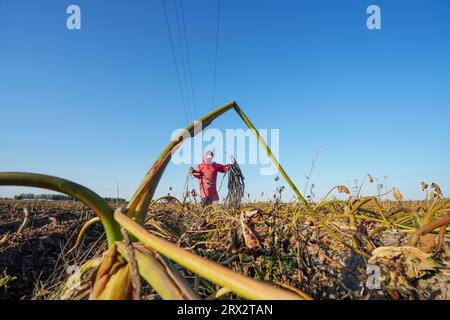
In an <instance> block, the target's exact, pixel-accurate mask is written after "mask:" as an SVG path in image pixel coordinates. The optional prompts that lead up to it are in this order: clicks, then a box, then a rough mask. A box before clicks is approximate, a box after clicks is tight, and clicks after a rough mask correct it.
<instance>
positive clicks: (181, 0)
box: [180, 0, 197, 118]
mask: <svg viewBox="0 0 450 320" xmlns="http://www.w3.org/2000/svg"><path fill="white" fill-rule="evenodd" d="M183 1H184V0H180V4H181V5H180V7H181V18H182V20H181V21H182V23H183V30H184V43H185V44H186V47H185V48H186V56H187V62H188V68H189V69H188V70H189V80H190V82H191V96H192V105H193V107H194V117H195V118H197V105H196V101H195V93H194V81H192V69H191V57H190V54H189V42H188V37H187V32H186V24H185V22H184V6H183Z"/></svg>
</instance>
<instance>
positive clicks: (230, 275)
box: [114, 208, 299, 300]
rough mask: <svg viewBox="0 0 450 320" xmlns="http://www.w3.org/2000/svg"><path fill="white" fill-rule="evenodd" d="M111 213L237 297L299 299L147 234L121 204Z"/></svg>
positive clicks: (163, 251)
mask: <svg viewBox="0 0 450 320" xmlns="http://www.w3.org/2000/svg"><path fill="white" fill-rule="evenodd" d="M114 217H115V219H116V221H117V222H118V223H119V224H121V225H122V226H123V227H124V228H126V229H127V230H128V232H130V233H131V234H132V235H134V236H135V237H136V238H137V239H139V240H140V241H141V242H142V243H143V244H144V245H145V246H146V247H149V248H151V249H153V250H156V251H158V252H160V253H161V254H162V255H164V256H166V257H167V258H169V259H171V260H173V261H175V262H176V263H178V264H179V265H181V266H183V267H185V268H187V269H189V270H191V271H193V272H194V273H197V274H198V275H200V276H201V277H203V278H205V279H207V280H209V281H212V282H214V283H217V284H219V285H220V286H223V287H227V288H229V289H230V290H232V291H233V292H234V293H236V294H238V295H240V296H241V297H244V298H247V299H283V300H291V299H299V297H298V296H296V295H293V294H291V293H290V292H287V291H285V290H282V289H278V288H275V287H272V286H270V285H267V284H265V283H262V282H259V281H256V280H253V279H250V278H247V277H244V276H241V275H239V274H237V273H235V272H233V271H231V270H229V269H228V268H226V267H223V266H221V265H219V264H217V263H214V262H212V261H209V260H207V259H205V258H202V257H200V256H198V255H196V254H193V253H191V252H189V251H186V250H184V249H182V248H180V247H178V246H177V245H175V244H173V243H170V242H169V241H167V240H164V239H160V238H158V237H156V236H154V235H152V234H149V233H148V232H147V230H145V229H144V228H143V227H142V226H141V225H139V224H138V223H137V222H136V221H134V220H132V219H130V218H128V217H127V216H126V215H124V214H123V213H121V208H119V209H117V210H116V211H115V213H114Z"/></svg>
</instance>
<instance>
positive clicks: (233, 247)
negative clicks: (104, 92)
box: [0, 186, 450, 299]
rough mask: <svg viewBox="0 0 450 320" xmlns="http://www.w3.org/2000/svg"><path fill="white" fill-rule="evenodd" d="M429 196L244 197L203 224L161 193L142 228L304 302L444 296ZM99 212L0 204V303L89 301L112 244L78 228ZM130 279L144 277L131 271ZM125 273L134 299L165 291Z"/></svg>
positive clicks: (209, 294) (436, 222) (445, 249)
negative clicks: (76, 282) (75, 275)
mask: <svg viewBox="0 0 450 320" xmlns="http://www.w3.org/2000/svg"><path fill="white" fill-rule="evenodd" d="M337 189H339V191H341V192H343V193H345V191H346V190H345V187H343V186H338V187H337ZM394 191H395V190H394ZM397 192H398V190H397ZM397 196H398V194H397ZM435 196H436V197H435V198H432V196H431V195H430V198H429V199H428V200H426V201H402V200H392V201H391V200H380V199H378V198H377V197H360V198H359V199H352V198H351V197H349V199H348V200H345V201H344V200H336V199H335V198H333V199H332V200H327V201H323V202H319V203H314V204H311V207H313V208H314V217H313V216H312V215H311V214H310V213H308V212H307V210H306V209H305V208H304V206H303V205H302V204H301V203H283V202H281V201H279V200H278V199H277V198H274V200H273V201H272V202H260V203H243V204H242V205H241V207H240V209H229V208H227V207H225V206H223V205H213V206H212V207H210V208H209V210H210V211H209V213H210V215H209V216H210V218H209V223H208V222H206V221H205V215H204V214H203V213H201V212H200V211H201V210H200V207H199V205H198V204H197V203H196V202H195V200H196V199H195V198H193V197H192V196H191V197H188V199H185V200H186V201H183V200H181V199H176V198H173V197H163V198H160V199H157V200H155V201H154V202H152V203H151V204H150V206H149V209H148V211H147V214H146V218H145V223H144V224H143V225H144V228H145V229H146V230H147V231H148V232H149V233H150V234H152V235H154V236H156V237H158V238H160V239H165V240H167V241H169V242H171V243H173V244H176V245H177V246H178V247H181V248H183V249H184V250H185V251H187V252H191V253H194V254H195V255H197V256H199V257H204V258H206V259H208V260H209V261H212V262H215V263H217V264H218V265H221V266H224V267H226V268H228V269H229V270H232V271H233V272H234V273H236V274H239V275H243V276H246V277H248V278H252V279H256V280H259V281H260V282H263V283H267V284H270V285H271V286H272V287H275V288H280V289H283V290H284V291H286V292H289V293H291V294H293V295H295V296H297V297H298V298H300V299H450V283H449V282H450V262H449V254H450V251H449V243H450V238H449V236H448V232H446V229H445V228H448V225H449V221H448V220H449V217H448V210H449V209H450V208H449V207H450V206H449V204H448V203H449V201H448V199H441V197H440V195H438V194H435ZM182 202H184V203H182ZM110 205H111V206H112V207H117V205H116V204H114V203H111V204H110ZM120 205H122V206H124V205H125V204H120ZM430 213H431V214H430ZM95 217H96V215H95V213H94V212H93V211H92V210H91V209H89V208H88V207H87V206H85V205H84V204H83V203H81V202H69V201H46V200H21V201H17V200H1V201H0V299H86V298H88V297H89V294H90V292H91V290H92V284H93V281H92V279H93V278H94V277H95V276H96V273H97V272H98V270H99V269H98V268H97V267H98V265H99V261H100V259H101V258H102V257H104V256H105V252H107V248H108V246H107V240H106V237H105V233H104V229H103V228H102V225H101V223H99V222H96V221H93V223H92V224H90V225H89V226H88V228H87V229H86V231H85V233H84V235H83V236H82V238H80V239H81V242H80V243H79V245H78V246H77V247H76V248H73V247H74V245H75V243H76V239H77V236H78V235H79V233H80V230H81V228H82V227H83V225H84V224H85V223H86V222H88V221H90V220H91V219H93V218H95ZM431 223H432V224H433V225H431V227H430V224H431ZM447 231H448V229H447ZM71 248H73V249H72V250H71ZM108 252H109V251H108ZM154 253H155V252H154ZM88 261H97V262H98V263H96V264H95V263H94V264H95V265H96V267H92V268H89V271H87V272H83V274H82V276H81V279H80V283H81V285H80V286H76V287H71V286H69V285H68V284H69V283H70V282H68V278H69V276H71V272H72V271H71V270H72V269H71V268H73V266H81V265H83V264H85V263H86V262H88ZM162 261H165V262H166V263H169V264H170V265H171V266H172V267H173V268H175V269H176V270H178V272H179V275H180V276H181V277H182V278H183V279H182V281H183V283H185V284H186V285H187V286H188V287H190V288H191V289H192V290H193V292H195V294H196V295H198V297H199V298H203V299H240V298H241V297H240V295H237V294H235V293H232V292H231V290H229V289H227V288H225V287H224V286H221V285H218V284H216V283H215V282H214V281H210V280H207V279H205V278H203V277H201V276H198V274H196V273H195V272H192V271H190V270H188V269H187V268H185V267H182V266H180V265H179V264H177V263H175V262H170V261H168V259H165V260H164V259H163V260H162ZM368 266H371V267H370V268H372V269H370V268H369V269H370V270H373V268H374V267H373V266H376V267H379V270H380V275H381V277H380V279H379V281H378V280H377V279H375V282H373V283H372V285H374V286H376V287H377V288H372V289H371V288H370V285H371V280H370V279H368V278H370V276H371V274H370V272H368V270H369V269H368ZM139 271H140V272H142V270H139ZM136 277H137V278H141V277H140V276H139V275H137V274H133V275H132V277H131V278H132V279H133V278H136ZM132 281H134V282H133V283H136V281H138V282H139V284H140V285H139V287H140V289H139V291H138V292H139V297H138V298H140V299H161V295H160V294H159V293H158V291H157V290H155V289H154V287H152V286H151V285H149V284H148V282H146V281H142V279H133V280H132ZM377 281H378V282H377ZM159 291H160V292H161V290H159ZM133 293H134V294H136V291H135V290H133Z"/></svg>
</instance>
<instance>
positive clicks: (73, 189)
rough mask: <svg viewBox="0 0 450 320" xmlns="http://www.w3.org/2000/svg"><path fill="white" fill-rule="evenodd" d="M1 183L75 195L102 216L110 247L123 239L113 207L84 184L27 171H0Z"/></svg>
mask: <svg viewBox="0 0 450 320" xmlns="http://www.w3.org/2000/svg"><path fill="white" fill-rule="evenodd" d="M0 185H3V186H5V185H9V186H26V187H35V188H43V189H49V190H53V191H57V192H61V193H64V194H67V195H69V196H71V197H74V198H75V199H77V200H79V201H81V202H83V203H84V204H85V205H87V206H88V207H89V208H91V209H92V210H93V211H94V212H95V213H96V214H97V216H98V217H99V218H100V220H101V222H102V224H103V227H104V228H105V232H106V237H107V240H108V246H109V247H111V246H112V245H113V244H114V243H115V242H116V241H120V240H122V234H121V233H120V228H119V225H118V224H117V223H116V222H115V221H114V217H113V214H114V211H113V209H112V208H111V207H110V206H109V204H108V203H107V202H106V201H105V200H104V199H103V198H102V197H100V196H99V195H98V194H96V193H95V192H93V191H92V190H90V189H88V188H86V187H83V186H82V185H79V184H77V183H75V182H72V181H69V180H65V179H61V178H58V177H53V176H47V175H42V174H36V173H27V172H0Z"/></svg>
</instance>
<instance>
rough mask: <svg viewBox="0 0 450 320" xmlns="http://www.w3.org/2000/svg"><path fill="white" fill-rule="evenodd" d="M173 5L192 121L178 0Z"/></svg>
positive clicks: (185, 88) (188, 107)
mask: <svg viewBox="0 0 450 320" xmlns="http://www.w3.org/2000/svg"><path fill="white" fill-rule="evenodd" d="M173 7H174V10H175V20H176V24H177V29H176V30H177V38H178V46H179V49H180V59H181V70H182V72H183V75H184V90H185V91H184V92H185V94H186V95H185V97H186V106H187V109H188V114H189V122H192V121H191V120H192V119H193V116H192V114H191V106H190V99H189V90H188V80H187V72H186V69H187V68H186V64H187V63H185V61H184V60H185V55H184V53H185V50H183V41H182V40H181V38H182V36H181V29H180V24H181V23H180V17H179V15H178V6H177V0H173Z"/></svg>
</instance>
